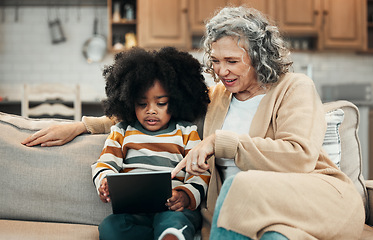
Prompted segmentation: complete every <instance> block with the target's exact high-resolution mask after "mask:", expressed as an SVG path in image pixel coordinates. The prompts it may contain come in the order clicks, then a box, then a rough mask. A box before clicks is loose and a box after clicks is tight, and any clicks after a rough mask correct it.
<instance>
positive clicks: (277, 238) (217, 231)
mask: <svg viewBox="0 0 373 240" xmlns="http://www.w3.org/2000/svg"><path fill="white" fill-rule="evenodd" d="M233 179H234V176H232V177H229V178H227V179H226V180H225V181H224V184H223V186H222V188H221V189H220V194H219V197H218V200H217V201H216V206H215V212H214V216H213V219H212V226H211V233H210V240H218V239H232V240H249V239H251V238H249V237H246V236H244V235H242V234H239V233H236V232H233V231H230V230H227V229H225V228H222V227H218V226H217V222H218V217H219V214H220V209H221V206H222V205H223V202H224V199H225V197H226V195H227V193H228V190H229V188H230V187H231V185H232V182H233ZM260 239H261V240H288V238H286V237H285V236H284V235H282V234H281V233H278V232H266V233H264V234H263V236H262V237H261V238H260Z"/></svg>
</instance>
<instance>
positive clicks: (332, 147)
mask: <svg viewBox="0 0 373 240" xmlns="http://www.w3.org/2000/svg"><path fill="white" fill-rule="evenodd" d="M343 119H344V112H343V110H342V109H340V108H339V109H336V110H332V111H330V112H327V113H326V114H325V120H326V123H327V128H326V133H325V137H324V142H323V145H322V146H323V148H324V150H325V151H326V152H327V153H328V155H329V157H330V159H331V160H332V161H333V163H335V165H337V166H338V167H340V161H341V137H340V134H339V126H340V125H341V123H342V122H343Z"/></svg>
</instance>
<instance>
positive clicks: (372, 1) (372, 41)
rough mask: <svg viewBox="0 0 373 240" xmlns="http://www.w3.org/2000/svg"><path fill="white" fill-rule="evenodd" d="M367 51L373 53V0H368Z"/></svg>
mask: <svg viewBox="0 0 373 240" xmlns="http://www.w3.org/2000/svg"><path fill="white" fill-rule="evenodd" d="M367 20H368V21H367V51H368V52H371V53H373V0H367Z"/></svg>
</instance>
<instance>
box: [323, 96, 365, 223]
mask: <svg viewBox="0 0 373 240" xmlns="http://www.w3.org/2000/svg"><path fill="white" fill-rule="evenodd" d="M336 109H342V110H343V112H344V119H343V122H342V123H341V125H340V128H339V132H340V138H341V149H342V151H341V160H340V169H341V170H342V171H343V172H344V173H345V174H346V175H347V176H348V177H349V178H350V179H351V180H352V182H353V183H354V185H355V187H356V189H357V190H358V192H359V193H360V195H361V197H362V199H363V202H364V206H365V212H366V213H367V218H368V217H369V216H368V215H369V214H368V213H369V206H368V205H367V199H368V196H367V190H366V187H365V182H364V177H363V174H362V158H361V148H360V141H359V136H358V132H357V131H358V126H359V121H360V120H359V117H360V115H359V110H358V108H357V107H356V106H355V105H354V104H352V103H351V102H348V101H344V100H340V101H335V102H329V103H324V110H325V113H327V112H330V111H333V110H336Z"/></svg>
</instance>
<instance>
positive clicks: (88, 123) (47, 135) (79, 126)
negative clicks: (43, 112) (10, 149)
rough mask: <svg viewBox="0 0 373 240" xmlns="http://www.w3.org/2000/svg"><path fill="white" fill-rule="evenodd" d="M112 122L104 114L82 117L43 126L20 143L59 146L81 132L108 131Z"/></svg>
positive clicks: (29, 145)
mask: <svg viewBox="0 0 373 240" xmlns="http://www.w3.org/2000/svg"><path fill="white" fill-rule="evenodd" d="M113 124H115V121H114V120H113V119H110V118H108V117H106V116H102V117H83V118H82V121H81V122H74V123H67V124H58V125H53V126H50V127H48V128H43V129H41V130H39V131H37V132H36V133H34V134H33V135H31V136H29V137H27V138H26V139H25V140H23V141H22V142H21V143H22V144H24V145H26V146H28V147H32V146H36V145H39V144H40V145H41V146H42V147H51V146H59V145H63V144H65V143H68V142H70V141H71V140H73V139H74V138H75V137H76V136H78V135H80V134H83V133H92V134H97V133H109V132H110V127H111V126H112V125H113Z"/></svg>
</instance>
